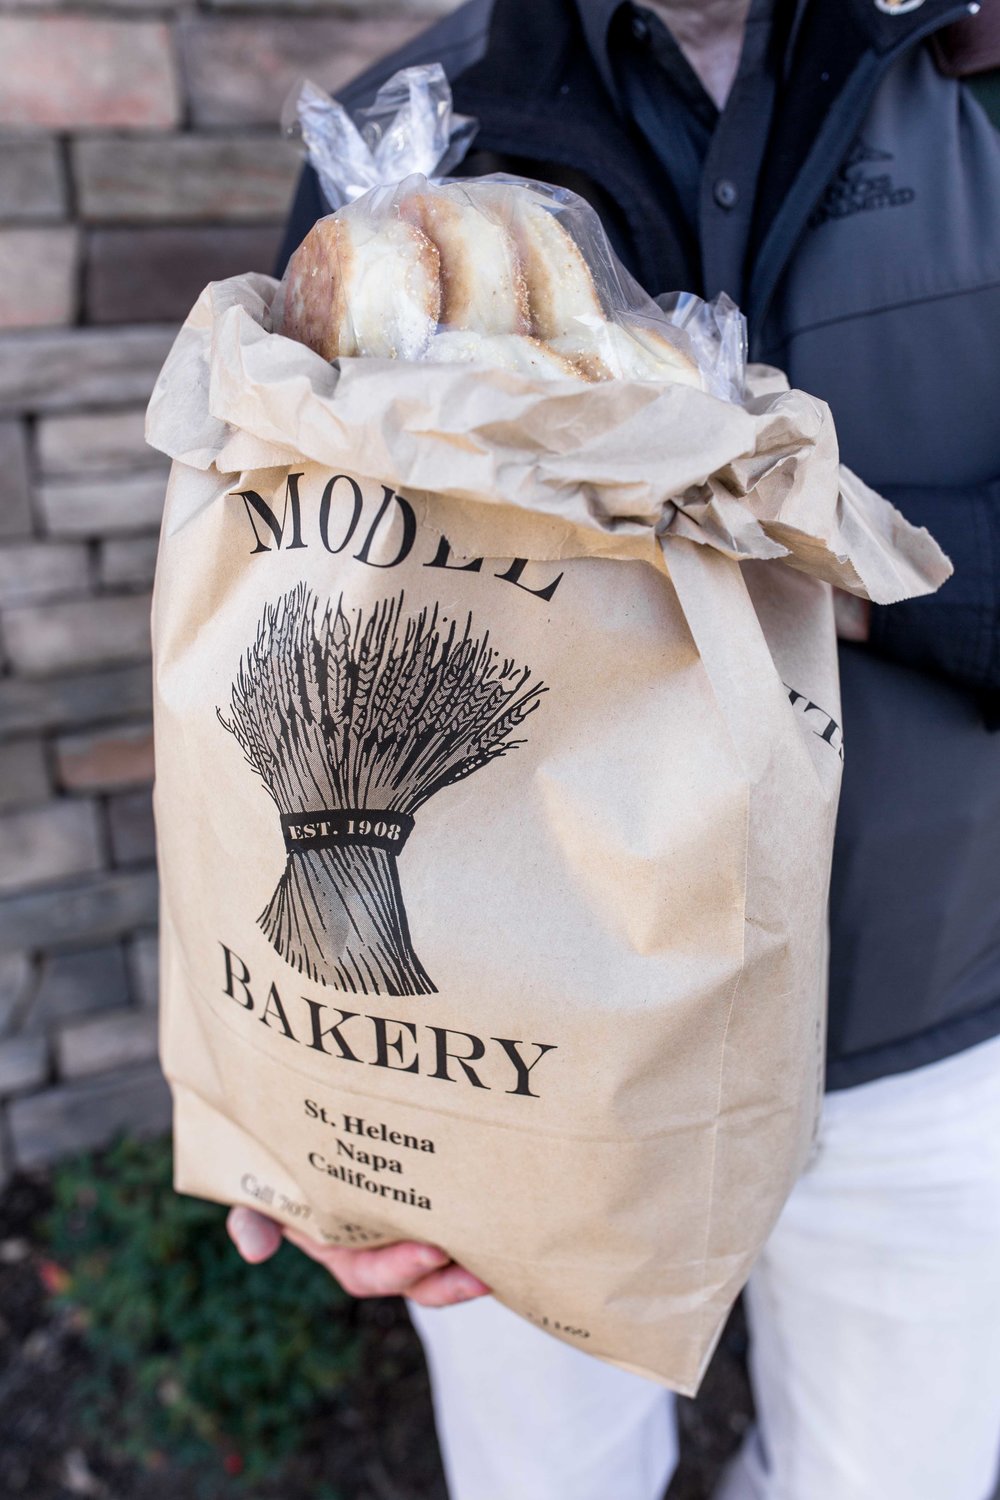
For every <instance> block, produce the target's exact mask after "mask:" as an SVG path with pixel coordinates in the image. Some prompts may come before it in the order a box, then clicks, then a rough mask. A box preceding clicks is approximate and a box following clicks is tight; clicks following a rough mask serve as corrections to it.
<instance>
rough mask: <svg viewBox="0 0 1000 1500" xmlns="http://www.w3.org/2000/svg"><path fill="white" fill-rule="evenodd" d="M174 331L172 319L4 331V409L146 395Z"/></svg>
mask: <svg viewBox="0 0 1000 1500" xmlns="http://www.w3.org/2000/svg"><path fill="white" fill-rule="evenodd" d="M176 335H177V329H176V327H174V326H173V325H171V326H170V327H169V328H159V327H154V326H153V325H150V326H148V327H145V328H115V329H104V328H101V329H94V328H67V329H63V330H60V331H59V332H54V331H48V330H46V331H39V332H37V333H11V334H6V335H4V336H3V337H0V411H25V412H31V411H67V410H69V409H70V408H72V407H74V406H120V405H123V404H125V403H126V402H130V401H146V400H148V399H149V393H150V391H151V390H152V389H153V382H154V380H155V379H156V376H157V374H158V373H159V370H160V366H161V365H162V364H163V361H164V360H165V359H166V357H167V352H168V350H169V349H170V345H171V344H172V343H173V341H174V338H175V337H176Z"/></svg>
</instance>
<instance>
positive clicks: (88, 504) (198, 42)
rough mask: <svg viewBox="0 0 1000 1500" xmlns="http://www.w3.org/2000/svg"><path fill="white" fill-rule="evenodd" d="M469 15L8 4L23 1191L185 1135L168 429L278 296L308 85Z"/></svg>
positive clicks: (5, 500) (1, 272)
mask: <svg viewBox="0 0 1000 1500" xmlns="http://www.w3.org/2000/svg"><path fill="white" fill-rule="evenodd" d="M448 3H449V0H416V3H414V0H396V4H395V6H394V7H393V8H391V9H389V10H386V9H384V8H378V7H376V5H374V4H370V3H368V4H366V3H365V0H355V3H354V5H353V7H352V6H348V7H347V8H345V7H344V6H343V5H335V4H330V3H328V0H288V3H284V4H282V3H279V0H200V3H198V0H75V3H74V4H73V5H72V7H71V8H70V7H63V6H57V5H54V4H52V3H50V0H0V1183H2V1181H3V1180H4V1178H5V1176H6V1175H7V1174H8V1173H9V1172H10V1171H11V1170H12V1169H13V1168H14V1167H17V1166H22V1167H29V1168H30V1167H32V1166H36V1165H39V1164H41V1163H44V1162H46V1161H49V1160H52V1159H54V1158H55V1157H57V1156H59V1155H60V1154H62V1153H64V1152H66V1151H69V1150H75V1149H78V1148H83V1147H90V1146H95V1145H100V1144H102V1143H104V1142H105V1141H107V1140H108V1139H109V1137H110V1136H111V1135H112V1134H113V1133H114V1132H115V1131H116V1130H118V1129H120V1128H126V1129H132V1130H143V1129H145V1130H154V1129H156V1130H158V1129H160V1128H162V1127H163V1126H164V1125H165V1123H166V1120H167V1117H168V1101H167V1095H166V1089H165V1086H164V1084H163V1081H162V1078H161V1077H160V1074H159V1071H158V1069H157V1066H156V1062H155V1049H156V961H157V955H156V875H155V867H154V847H153V827H152V816H151V809H150V783H151V780H152V774H153V762H152V742H151V735H150V681H149V675H150V674H149V631H148V616H149V589H150V583H151V580H152V573H153V563H154V557H155V551H156V531H157V526H158V523H159V517H160V508H161V505H162V500H163V491H164V467H163V464H162V463H161V462H160V460H159V458H158V456H157V455H156V454H154V453H152V452H150V450H148V449H147V448H146V447H145V445H144V443H143V438H142V424H143V407H144V404H145V401H146V399H147V397H148V395H149V391H150V389H151V386H152V382H153V379H154V376H155V374H156V371H157V369H158V367H159V365H160V363H161V361H162V360H163V357H164V355H165V354H166V352H167V349H168V348H169V345H170V342H171V339H172V338H173V334H174V331H175V329H176V325H177V323H178V322H179V321H180V320H181V319H182V318H183V316H184V314H185V313H186V312H187V310H188V308H189V307H190V305H191V303H192V302H193V301H194V298H195V297H196V296H197V294H198V292H199V291H200V290H201V288H202V286H203V285H204V283H205V282H206V281H209V280H213V279H216V278H219V277H223V276H228V275H231V274H233V273H235V272H237V271H243V270H251V269H256V270H270V269H271V267H272V264H273V260H274V255H275V251H276V247H277V244H278V239H279V234H280V225H281V222H282V219H283V216H284V214H285V212H286V209H287V206H288V201H289V196H290V193H291V190H292V186H293V183H294V180H295V177H296V174H297V171H298V158H297V156H296V153H295V151H294V150H293V148H292V147H291V146H290V145H288V144H287V143H286V142H285V141H283V140H282V139H281V137H280V135H279V134H278V132H277V128H276V121H277V120H278V118H279V114H280V110H281V106H282V103H283V101H284V99H285V96H286V94H287V92H288V90H289V88H290V87H291V86H292V84H293V83H294V81H295V80H296V78H297V77H300V76H302V75H303V74H308V75H309V76H311V77H313V78H315V79H316V80H317V81H318V82H321V83H323V84H325V85H326V86H327V87H328V88H331V89H335V88H336V87H337V86H338V84H340V83H343V82H345V81H346V80H347V79H348V78H350V77H351V76H352V75H354V74H355V73H357V72H358V71H359V70H360V69H361V68H362V67H364V66H365V64H366V63H367V62H368V61H369V60H371V59H372V58H374V57H376V56H378V55H381V54H384V53H386V52H388V51H391V50H392V49H393V48H394V47H396V46H398V45H400V44H401V43H402V42H403V41H404V40H405V39H406V38H407V37H408V36H410V35H411V34H413V33H414V32H416V31H418V30H420V29H421V27H422V26H424V25H426V24H427V20H428V16H429V15H430V14H431V13H432V12H433V11H435V10H437V11H440V10H443V9H446V8H447V5H448Z"/></svg>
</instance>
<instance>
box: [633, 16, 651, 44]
mask: <svg viewBox="0 0 1000 1500" xmlns="http://www.w3.org/2000/svg"><path fill="white" fill-rule="evenodd" d="M632 35H633V36H634V37H635V39H636V41H637V42H648V41H649V22H648V21H647V20H646V18H645V16H633V17H632Z"/></svg>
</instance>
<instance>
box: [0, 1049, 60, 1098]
mask: <svg viewBox="0 0 1000 1500" xmlns="http://www.w3.org/2000/svg"><path fill="white" fill-rule="evenodd" d="M48 1076H49V1049H48V1045H47V1043H46V1041H45V1038H44V1037H43V1036H17V1037H14V1038H13V1039H12V1040H10V1041H7V1042H0V1099H12V1098H13V1097H14V1096H15V1095H16V1094H30V1093H33V1092H34V1091H35V1090H36V1089H40V1088H41V1087H42V1085H43V1084H45V1083H46V1082H47V1081H48Z"/></svg>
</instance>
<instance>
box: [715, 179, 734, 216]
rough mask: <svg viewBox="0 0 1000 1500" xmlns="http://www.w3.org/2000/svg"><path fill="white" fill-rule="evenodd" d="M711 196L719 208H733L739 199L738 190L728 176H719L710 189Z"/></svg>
mask: <svg viewBox="0 0 1000 1500" xmlns="http://www.w3.org/2000/svg"><path fill="white" fill-rule="evenodd" d="M712 197H713V198H714V199H715V201H716V203H717V204H718V205H719V207H720V208H735V207H736V205H737V203H738V202H739V199H740V191H739V188H738V187H737V186H736V184H735V182H733V181H732V180H731V179H730V178H729V177H720V178H719V179H718V180H717V181H716V184H715V186H714V187H713V189H712Z"/></svg>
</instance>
